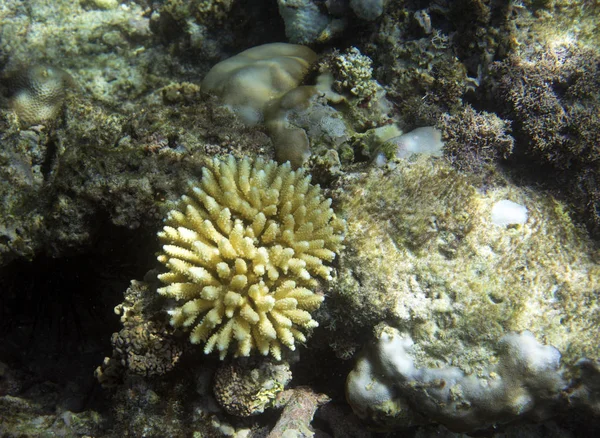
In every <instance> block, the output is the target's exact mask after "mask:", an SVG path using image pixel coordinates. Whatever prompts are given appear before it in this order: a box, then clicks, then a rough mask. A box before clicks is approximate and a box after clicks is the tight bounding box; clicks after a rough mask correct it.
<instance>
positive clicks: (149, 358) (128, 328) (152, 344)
mask: <svg viewBox="0 0 600 438" xmlns="http://www.w3.org/2000/svg"><path fill="white" fill-rule="evenodd" d="M149 289H150V287H149V285H148V284H146V283H143V282H140V281H135V280H134V281H132V282H131V286H130V287H129V288H128V289H127V291H126V292H125V300H124V301H123V303H121V304H119V305H118V306H117V307H115V313H116V314H117V315H121V323H122V324H123V328H122V329H121V330H120V331H119V332H118V333H114V334H113V336H112V338H111V344H112V347H113V356H112V357H111V358H105V359H104V363H103V364H102V365H101V366H100V367H98V368H97V369H96V378H97V379H98V381H99V382H100V383H101V384H102V385H103V386H106V387H110V386H114V385H116V384H118V383H119V381H120V380H122V375H123V373H124V372H128V373H132V374H135V375H139V376H146V377H151V376H159V375H163V374H165V373H167V372H168V371H170V370H171V369H173V366H174V365H175V364H176V363H177V362H178V361H179V358H180V356H181V354H182V352H183V349H182V347H181V346H180V345H179V344H178V342H177V340H175V339H174V338H173V336H172V334H171V333H169V330H168V326H166V324H165V323H164V322H162V321H153V320H152V319H151V318H149V317H148V315H147V313H148V309H146V307H148V305H147V300H145V299H144V296H145V295H149Z"/></svg>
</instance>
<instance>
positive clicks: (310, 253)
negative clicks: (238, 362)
mask: <svg viewBox="0 0 600 438" xmlns="http://www.w3.org/2000/svg"><path fill="white" fill-rule="evenodd" d="M330 206H331V200H330V199H326V198H324V197H323V195H322V194H321V189H320V187H319V186H315V185H312V184H310V177H309V176H306V175H305V174H304V171H303V170H298V171H292V170H291V167H290V165H289V163H287V164H284V165H277V164H276V163H275V162H273V161H268V162H265V161H263V160H260V159H259V160H256V161H254V162H251V161H250V160H247V159H243V160H239V161H237V160H236V159H234V158H233V157H231V156H230V157H229V159H228V160H227V161H219V160H217V159H215V160H214V161H213V163H212V166H211V167H210V168H208V167H206V168H204V169H203V173H202V179H201V181H200V182H199V184H198V185H197V186H195V187H193V188H192V190H191V192H190V195H189V196H187V195H184V196H183V197H182V198H181V200H180V202H179V206H178V207H177V208H176V209H175V210H172V211H171V212H170V213H169V215H168V217H167V220H166V225H165V227H164V228H163V230H162V231H161V232H160V233H159V237H160V238H161V240H162V241H163V242H164V246H163V253H162V254H161V255H160V256H159V258H158V260H159V261H160V262H161V263H163V264H164V265H165V266H166V267H167V268H168V269H169V272H167V273H164V274H161V275H160V276H159V278H160V280H161V281H162V282H163V283H165V284H166V286H165V287H163V288H160V289H159V290H158V292H159V293H161V294H162V295H164V296H167V297H169V298H173V299H175V300H177V302H178V303H179V304H180V305H179V306H176V307H175V308H173V309H171V310H170V311H169V313H170V315H171V324H172V325H173V326H175V327H183V328H188V329H192V331H191V335H190V340H191V342H192V343H194V344H197V343H205V346H204V352H205V353H206V354H208V353H211V352H212V351H214V350H217V351H219V352H220V357H221V359H223V358H224V357H225V356H226V355H227V353H228V350H229V349H230V348H231V344H233V343H234V342H236V343H237V347H236V349H235V356H249V355H250V353H251V352H252V351H253V350H258V352H260V353H261V354H262V355H267V354H269V353H270V354H271V355H272V356H273V357H275V358H276V359H280V358H281V347H282V346H285V347H287V348H289V349H291V350H294V349H295V345H296V343H297V342H304V341H305V340H306V336H305V334H304V332H303V331H306V330H310V329H312V328H313V327H316V326H317V325H318V324H317V322H316V321H315V320H314V319H313V318H312V317H311V314H310V312H311V311H314V310H316V309H317V308H318V307H319V306H320V305H321V302H322V301H323V296H322V295H321V294H318V293H315V288H316V287H317V286H318V283H319V280H318V279H320V280H325V281H327V280H331V270H332V268H331V267H330V266H328V265H326V264H325V263H328V262H331V261H332V260H333V259H334V258H335V256H336V253H338V252H339V250H340V249H341V248H342V245H341V243H342V240H343V230H344V228H345V223H344V222H343V221H342V220H340V219H338V218H337V217H336V216H335V214H334V212H333V210H332V209H331V207H330Z"/></svg>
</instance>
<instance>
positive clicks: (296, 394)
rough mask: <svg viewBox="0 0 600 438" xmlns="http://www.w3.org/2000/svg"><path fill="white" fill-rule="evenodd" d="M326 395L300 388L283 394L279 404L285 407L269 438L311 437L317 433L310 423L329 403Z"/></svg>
mask: <svg viewBox="0 0 600 438" xmlns="http://www.w3.org/2000/svg"><path fill="white" fill-rule="evenodd" d="M329 400H330V399H329V397H327V396H326V395H325V394H318V393H315V392H314V391H313V390H312V389H310V388H306V387H299V388H294V389H290V390H287V391H284V392H282V393H281V394H279V396H278V397H277V403H278V404H279V405H280V406H284V408H283V412H282V413H281V417H279V420H278V421H277V424H276V425H275V427H274V428H273V430H271V432H270V433H269V438H285V437H289V436H300V437H309V436H314V435H315V431H314V429H313V428H312V427H311V425H310V423H311V421H312V419H313V416H314V414H315V411H316V410H317V409H318V408H319V406H321V405H323V404H325V403H327V402H329Z"/></svg>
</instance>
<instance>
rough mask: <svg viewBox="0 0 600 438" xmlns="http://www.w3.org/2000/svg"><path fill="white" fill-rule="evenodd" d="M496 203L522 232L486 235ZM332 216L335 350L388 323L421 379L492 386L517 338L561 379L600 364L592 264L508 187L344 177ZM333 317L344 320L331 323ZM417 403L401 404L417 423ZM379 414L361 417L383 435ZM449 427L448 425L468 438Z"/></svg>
mask: <svg viewBox="0 0 600 438" xmlns="http://www.w3.org/2000/svg"><path fill="white" fill-rule="evenodd" d="M505 199H506V200H510V201H512V202H515V203H517V204H519V205H522V206H524V207H525V208H526V209H527V221H526V222H525V223H524V224H522V225H496V224H494V223H493V221H492V209H493V207H494V205H497V202H498V201H501V200H505ZM340 211H342V212H343V214H345V217H346V219H347V222H348V233H347V238H346V251H345V252H344V254H343V256H342V257H341V259H340V271H339V283H338V286H337V289H336V291H337V292H336V293H335V294H334V296H333V297H332V298H331V300H328V303H330V304H331V301H333V302H334V304H332V306H331V309H332V315H331V316H332V323H331V324H330V327H333V328H336V329H337V331H336V340H335V342H334V344H335V345H336V346H337V345H347V344H348V342H351V341H352V338H353V337H356V338H355V341H356V339H360V336H361V333H365V332H369V330H370V329H372V328H373V327H374V326H376V325H377V324H378V323H379V322H381V321H386V322H387V323H388V324H389V325H390V326H392V327H394V329H397V330H398V331H399V332H400V333H402V335H403V336H405V337H406V339H410V343H411V346H410V358H411V361H414V364H415V365H414V366H415V367H416V368H418V369H445V368H447V367H449V366H452V367H453V369H456V370H457V372H458V371H460V373H463V374H464V375H466V376H471V375H477V376H480V375H489V373H490V370H494V367H495V366H496V364H497V363H498V361H499V360H500V359H499V358H500V354H499V353H498V351H499V350H500V349H501V342H502V341H501V340H502V339H503V337H505V336H507V335H509V334H511V333H512V334H514V336H520V335H521V334H522V333H523V332H525V331H529V332H531V337H532V339H533V340H534V341H535V342H532V343H531V345H533V343H537V344H540V345H544V346H547V347H548V348H553V349H556V351H557V353H558V352H559V353H560V355H562V359H561V360H562V362H561V364H562V365H563V366H564V367H565V370H566V374H565V375H571V374H576V373H578V372H579V368H578V366H577V365H576V364H577V362H578V361H579V360H580V359H581V358H591V359H597V358H598V357H599V356H600V351H599V348H598V343H597V341H596V340H597V338H598V335H599V334H600V333H599V331H600V325H599V322H600V312H598V299H597V293H598V290H599V288H600V267H599V265H598V263H597V262H598V258H597V257H598V254H597V253H595V252H594V249H593V246H592V245H591V243H590V242H589V241H588V240H587V238H586V237H584V234H583V233H581V232H580V230H579V229H578V228H577V227H576V226H575V225H574V224H573V223H572V222H571V221H570V219H569V218H568V216H567V214H566V213H565V211H564V209H563V207H562V205H561V204H560V203H558V202H557V201H555V200H553V199H552V198H549V197H548V196H545V195H540V194H536V193H534V192H532V191H529V190H526V189H519V188H516V187H515V186H512V185H511V184H510V183H509V182H507V181H502V182H501V184H495V185H492V186H488V187H486V190H485V191H484V190H482V189H481V184H480V183H479V181H478V180H477V179H469V178H468V177H466V176H464V175H462V174H460V173H459V172H457V171H456V170H453V169H452V168H450V167H449V166H448V165H447V164H445V163H444V162H443V161H433V160H432V159H427V158H424V157H422V158H419V159H416V160H412V161H400V162H399V163H397V166H396V168H395V169H392V170H389V169H388V170H370V171H369V172H367V173H364V174H354V175H348V176H347V177H346V178H345V182H344V183H343V194H342V196H341V206H340ZM334 305H335V306H336V307H334ZM340 308H343V309H344V313H345V314H346V315H347V314H351V315H352V318H344V316H343V315H338V314H336V310H335V309H338V310H339V309H340ZM376 332H377V330H376ZM379 333H380V332H379ZM357 335H358V336H357ZM362 336H363V338H364V335H362ZM505 339H506V338H505ZM369 342H372V341H369ZM540 348H541V347H540ZM494 372H496V371H494ZM486 373H487V374H486ZM419 383H422V382H419V381H418V379H417V383H415V384H416V385H418V384H419ZM389 390H390V391H391V392H393V391H395V390H396V389H394V388H389ZM503 400H504V399H502V398H501V397H498V398H497V399H493V400H491V401H490V403H492V404H493V403H502V402H503ZM415 402H416V400H414V399H411V398H410V396H408V397H407V405H408V406H411V409H414V412H417V413H418V412H419V411H420V409H419V408H412V406H413V403H415ZM385 409H386V408H385V404H382V405H381V406H380V410H379V411H377V412H373V411H370V413H369V414H368V417H369V418H370V419H371V420H372V421H375V423H377V424H380V425H381V423H387V422H388V420H389V418H387V416H389V415H392V416H393V414H392V413H390V412H389V411H386V410H385ZM507 409H508V407H507ZM426 413H427V412H426ZM456 415H457V416H460V414H459V413H456ZM517 416H518V413H516V412H515V413H514V415H512V416H511V415H508V419H507V418H503V420H505V421H509V420H510V419H514V418H516V417H517ZM379 417H384V418H387V419H386V420H385V421H383V420H382V421H381V422H378V421H377V418H379ZM432 417H434V416H433V415H429V416H428V415H425V422H427V421H431V420H432ZM438 421H440V420H438ZM456 421H459V420H457V418H453V419H452V421H450V420H448V421H446V423H445V424H451V425H452V426H453V427H454V428H456V429H462V430H469V426H468V425H467V426H465V427H461V426H460V424H459V425H458V426H457V425H456V424H455V423H454V422H456ZM493 421H494V420H491V422H492V423H493ZM459 423H460V421H459ZM484 423H485V422H484ZM465 424H467V423H465ZM485 425H486V424H484V425H483V426H485ZM483 426H482V425H481V424H478V425H477V428H480V427H483Z"/></svg>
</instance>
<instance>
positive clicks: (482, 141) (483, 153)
mask: <svg viewBox="0 0 600 438" xmlns="http://www.w3.org/2000/svg"><path fill="white" fill-rule="evenodd" d="M436 126H437V128H438V129H440V130H441V131H442V137H443V141H444V155H445V156H446V157H448V158H449V159H450V160H451V161H452V164H453V166H455V167H456V168H458V169H461V170H465V171H468V172H475V173H482V172H488V171H491V169H493V168H494V166H496V165H497V164H498V163H499V162H501V161H503V160H505V159H507V158H508V157H509V156H510V155H511V154H512V152H513V148H514V144H515V139H514V138H513V137H512V136H511V135H510V134H511V132H512V131H511V129H510V127H511V123H510V122H509V121H507V120H503V119H501V118H500V117H498V116H497V115H495V114H494V113H489V112H485V111H481V112H480V111H476V110H475V109H474V108H473V107H471V106H470V105H465V106H464V108H462V109H461V110H460V111H458V112H456V113H455V114H453V115H450V114H448V113H445V114H443V115H442V116H441V117H440V118H439V120H438V122H437V125H436Z"/></svg>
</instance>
